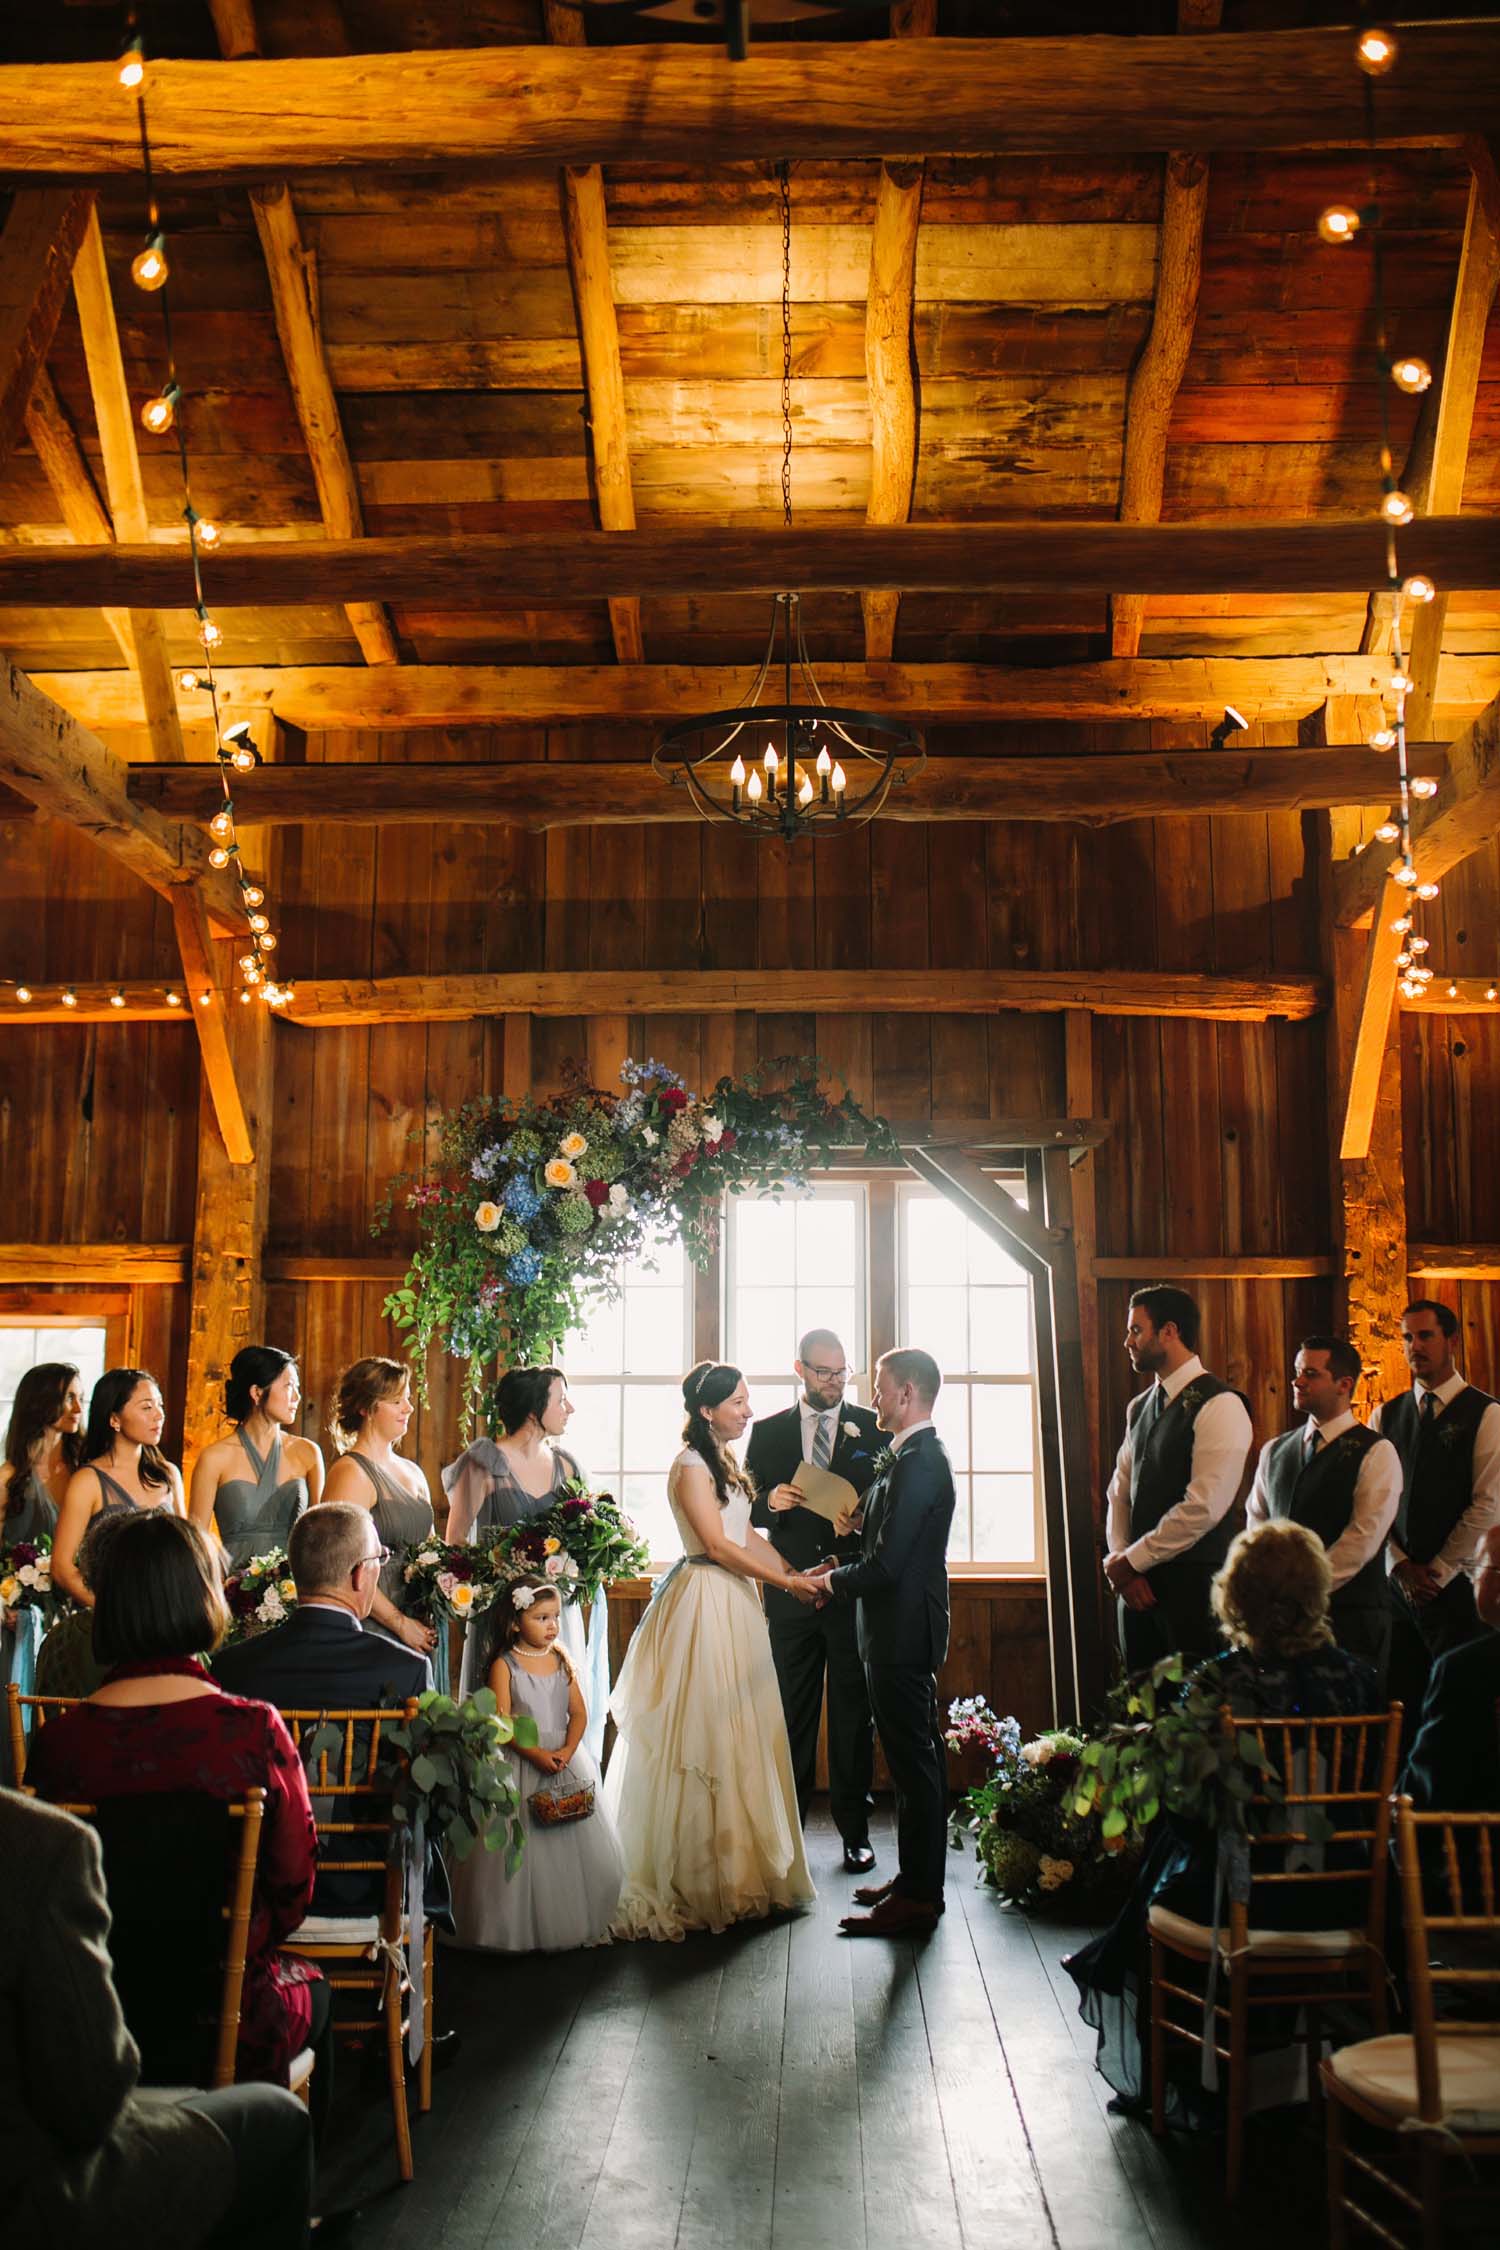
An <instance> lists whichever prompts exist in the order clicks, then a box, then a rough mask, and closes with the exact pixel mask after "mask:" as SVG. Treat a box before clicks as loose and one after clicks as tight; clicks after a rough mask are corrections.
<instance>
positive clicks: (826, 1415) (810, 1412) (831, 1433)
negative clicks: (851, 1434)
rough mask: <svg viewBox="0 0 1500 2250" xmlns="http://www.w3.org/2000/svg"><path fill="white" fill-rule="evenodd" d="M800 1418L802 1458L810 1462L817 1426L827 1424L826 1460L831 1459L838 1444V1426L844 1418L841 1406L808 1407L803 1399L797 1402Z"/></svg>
mask: <svg viewBox="0 0 1500 2250" xmlns="http://www.w3.org/2000/svg"><path fill="white" fill-rule="evenodd" d="M797 1407H798V1411H799V1413H800V1414H801V1416H802V1458H803V1460H804V1461H811V1459H812V1457H813V1440H814V1438H815V1437H816V1436H817V1434H818V1424H819V1423H820V1422H826V1423H827V1424H828V1426H829V1427H828V1458H829V1460H830V1461H831V1460H832V1459H833V1449H834V1447H835V1446H836V1445H837V1444H838V1442H839V1424H840V1422H841V1421H842V1420H843V1418H844V1409H843V1407H842V1406H826V1407H825V1406H809V1405H808V1403H807V1400H806V1399H805V1398H801V1399H799V1400H798V1401H797Z"/></svg>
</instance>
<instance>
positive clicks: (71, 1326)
mask: <svg viewBox="0 0 1500 2250" xmlns="http://www.w3.org/2000/svg"><path fill="white" fill-rule="evenodd" d="M105 1334H106V1331H105V1324H104V1322H103V1321H102V1320H84V1321H74V1320H69V1321H58V1322H56V1323H55V1324H49V1325H47V1326H45V1327H44V1326H42V1325H41V1324H40V1323H39V1322H37V1321H34V1320H29V1319H9V1318H7V1317H6V1316H5V1315H3V1314H0V1438H3V1435H4V1432H5V1430H6V1428H7V1427H8V1426H9V1423H10V1410H11V1408H12V1406H13V1405H14V1404H15V1398H16V1387H17V1385H18V1384H19V1382H20V1380H21V1377H22V1376H23V1375H24V1374H25V1372H26V1370H27V1368H28V1367H36V1366H39V1365H40V1364H41V1363H42V1362H43V1361H44V1360H63V1361H65V1362H67V1364H68V1365H70V1366H73V1367H76V1368H77V1369H78V1371H79V1373H80V1375H81V1376H82V1377H83V1395H84V1397H85V1399H87V1397H88V1395H89V1393H90V1391H91V1390H92V1389H93V1387H94V1385H95V1384H96V1383H97V1382H98V1380H99V1378H100V1376H101V1375H102V1374H103V1373H104V1348H105Z"/></svg>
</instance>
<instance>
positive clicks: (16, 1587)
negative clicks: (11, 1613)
mask: <svg viewBox="0 0 1500 2250" xmlns="http://www.w3.org/2000/svg"><path fill="white" fill-rule="evenodd" d="M20 1598H21V1581H20V1579H19V1578H14V1577H12V1578H0V1602H3V1603H4V1605H5V1607H6V1608H7V1609H14V1608H15V1606H16V1603H17V1602H18V1601H19V1600H20Z"/></svg>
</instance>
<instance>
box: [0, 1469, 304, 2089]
mask: <svg viewBox="0 0 1500 2250" xmlns="http://www.w3.org/2000/svg"><path fill="white" fill-rule="evenodd" d="M227 1623H228V1612H227V1610H226V1609H225V1606H224V1593H223V1584H222V1580H221V1577H220V1570H219V1558H218V1555H217V1553H216V1551H215V1549H214V1547H213V1545H212V1543H211V1541H209V1540H208V1539H206V1538H205V1537H204V1535H203V1533H202V1532H201V1531H200V1530H199V1529H198V1526H197V1525H196V1524H194V1523H189V1522H187V1521H186V1519H185V1518H183V1517H181V1516H178V1515H174V1514H173V1513H171V1512H170V1511H169V1510H166V1509H151V1510H147V1511H144V1512H143V1513H142V1514H140V1515H138V1516H135V1517H133V1518H131V1519H130V1520H129V1521H128V1522H126V1523H125V1524H124V1525H122V1526H121V1528H120V1529H119V1530H118V1531H117V1532H115V1533H114V1535H113V1537H112V1538H111V1540H110V1546H109V1556H108V1568H107V1569H106V1570H104V1571H103V1572H102V1573H101V1574H100V1578H99V1587H98V1599H97V1602H96V1605H95V1609H94V1641H95V1648H96V1651H97V1653H98V1655H99V1657H100V1659H101V1661H102V1662H104V1663H106V1664H108V1665H109V1666H110V1667H111V1669H110V1671H109V1674H108V1677H107V1678H106V1680H105V1683H104V1685H103V1686H102V1687H101V1688H99V1689H98V1690H97V1691H96V1692H95V1693H94V1694H93V1695H91V1696H90V1697H89V1698H88V1700H87V1702H85V1703H80V1704H78V1705H77V1706H76V1707H75V1708H74V1709H73V1710H71V1711H67V1712H64V1713H63V1715H62V1716H61V1717H60V1718H55V1719H51V1720H49V1721H48V1723H47V1725H46V1726H44V1727H42V1728H40V1729H39V1730H38V1733H37V1736H36V1739H35V1742H34V1745H33V1748H32V1751H31V1756H30V1759H29V1761H28V1764H27V1770H26V1778H27V1781H28V1782H29V1783H30V1784H31V1785H32V1786H33V1787H34V1788H35V1789H36V1791H37V1793H38V1795H39V1796H42V1797H46V1798H49V1799H50V1800H51V1801H52V1802H53V1803H79V1802H82V1803H87V1804H100V1803H101V1802H107V1803H108V1804H109V1805H110V1807H111V1810H112V1812H115V1813H117V1812H118V1809H119V1807H120V1805H121V1804H122V1802H123V1800H125V1799H127V1798H133V1797H139V1798H141V1799H142V1800H143V1803H142V1807H141V1817H142V1819H143V1820H147V1821H149V1820H150V1819H151V1817H152V1813H151V1806H150V1799H151V1798H152V1797H153V1796H170V1797H173V1798H174V1799H181V1798H183V1797H187V1796H192V1795H199V1796H206V1797H209V1798H216V1799H219V1800H220V1801H223V1802H232V1801H234V1800H236V1799H238V1798H240V1797H242V1796H243V1795H244V1792H245V1791H246V1790H247V1789H264V1791H265V1792H266V1803H265V1813H264V1817H263V1820H262V1824H261V1840H260V1860H259V1864H258V1866H257V1869H256V1877H255V1891H254V1894H253V1897H252V1901H251V1909H250V1932H249V1945H248V1952H247V1957H246V1963H245V1989H244V1995H243V1999H242V2002H241V2014H240V2042H239V2059H238V2076H239V2077H240V2078H241V2079H252V2078H264V2079H269V2080H270V2081H271V2082H272V2083H273V2084H275V2085H281V2086H284V2085H286V2083H287V2076H288V2066H289V2064H290V2063H291V2060H292V2058H293V2056H294V2055H296V2054H298V2053H299V2052H300V2051H301V2049H302V2048H304V2047H306V2046H308V2045H312V2046H313V2047H314V2048H315V2049H316V2050H317V2056H318V2061H317V2067H316V2069H315V2072H314V2080H313V2099H314V2101H315V2102H316V2103H318V2104H319V2105H320V2107H322V2106H325V2105H326V2102H327V2099H328V2092H329V2086H330V2077H329V2070H330V2066H331V2061H332V2042H331V2040H330V2039H329V2038H328V2037H327V2036H326V2034H327V2030H328V2022H329V1996H328V1988H327V1986H326V1985H325V1984H324V1983H323V1981H322V1979H321V1977H320V1976H319V1975H318V1972H317V1971H316V1970H315V1969H314V1968H312V1967H311V1966H310V1965H309V1964H307V1963H305V1962H301V1961H293V1960H291V1959H289V1958H287V1957H286V1956H284V1955H282V1954H280V1953H278V1951H277V1947H278V1945H279V1944H280V1942H281V1940H282V1939H283V1938H285V1937H286V1936H287V1935H288V1934H289V1933H290V1932H291V1931H292V1930H294V1929H296V1927H297V1925H298V1924H299V1923H300V1922H301V1921H302V1919H303V1917H304V1915H305V1914H306V1912H307V1909H308V1904H309V1902H310V1900H311V1898H312V1888H313V1874H314V1868H315V1864H316V1861H315V1852H316V1838H315V1833H314V1829H313V1817H312V1807H311V1805H310V1803H309V1801H308V1794H307V1782H306V1779H305V1777H304V1775H303V1771H302V1767H301V1764H300V1762H299V1760H298V1757H297V1752H296V1750H295V1748H294V1747H293V1744H292V1739H291V1736H290V1735H289V1734H288V1733H287V1731H286V1728H285V1727H284V1726H283V1724H282V1722H281V1720H280V1719H279V1718H278V1716H277V1714H276V1713H275V1712H274V1711H272V1710H270V1709H269V1708H268V1707H267V1706H266V1705H265V1704H264V1703H251V1702H246V1701H242V1700H241V1699H240V1698H239V1697H238V1696H231V1695H225V1694H224V1693H223V1692H222V1690H221V1689H220V1688H219V1687H218V1686H217V1685H216V1684H215V1682H214V1681H213V1679H211V1678H210V1676H209V1673H208V1671H207V1670H206V1668H205V1666H204V1665H203V1664H202V1663H201V1662H200V1660H199V1655H198V1652H199V1651H200V1650H207V1649H212V1648H214V1647H215V1646H216V1645H217V1644H218V1642H219V1641H220V1639H221V1638H222V1637H223V1633H224V1629H225V1626H226V1624H227ZM162 1880H163V1882H164V1883H165V1884H167V1885H168V1886H170V1885H171V1882H172V1870H171V1868H170V1867H164V1868H163V1870H162Z"/></svg>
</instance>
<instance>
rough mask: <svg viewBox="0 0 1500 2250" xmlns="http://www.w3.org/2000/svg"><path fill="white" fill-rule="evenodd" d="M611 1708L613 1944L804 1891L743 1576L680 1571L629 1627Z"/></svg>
mask: <svg viewBox="0 0 1500 2250" xmlns="http://www.w3.org/2000/svg"><path fill="white" fill-rule="evenodd" d="M610 1709H611V1711H612V1712H613V1714H614V1720H615V1725H616V1727H617V1729H618V1738H617V1740H616V1743H615V1747H614V1754H613V1756H612V1757H611V1759H610V1765H609V1773H608V1775H607V1777H606V1781H605V1798H606V1801H607V1803H608V1806H609V1810H610V1813H611V1815H612V1817H613V1819H614V1822H615V1826H616V1828H617V1830H618V1832H619V1837H620V1844H621V1849H622V1850H623V1852H624V1856H625V1886H624V1890H623V1892H622V1893H621V1897H620V1903H619V1907H618V1909H617V1911H616V1914H615V1919H614V1925H613V1929H614V1935H615V1936H616V1937H627V1938H637V1937H649V1938H668V1939H678V1938H681V1937H684V1936H685V1935H686V1934H687V1932H688V1931H689V1930H723V1929H727V1928H728V1926H729V1925H730V1923H731V1922H740V1921H745V1920H749V1919H751V1918H753V1917H756V1916H761V1915H766V1914H773V1913H776V1912H778V1911H780V1910H782V1909H786V1908H791V1907H801V1906H806V1905H808V1904H809V1903H810V1902H811V1900H812V1899H813V1898H815V1897H816V1895H817V1894H816V1892H815V1890H814V1888H813V1883H812V1878H811V1876H810V1875H809V1873H808V1870H807V1860H806V1857H805V1855H804V1852H803V1848H802V1825H801V1822H800V1821H799V1820H798V1818H797V1791H796V1785H795V1783H794V1781H793V1778H792V1758H791V1751H790V1748H789V1746H788V1743H787V1732H786V1720H785V1718H784V1717H783V1715H782V1706H781V1692H780V1689H779V1688H778V1686H777V1682H776V1667H775V1665H774V1663H773V1662H772V1659H771V1637H770V1634H769V1633H768V1632H767V1630H766V1620H765V1612H764V1611H763V1610H762V1608H761V1605H760V1597H759V1595H758V1593H757V1592H756V1590H755V1588H754V1587H753V1586H752V1585H751V1584H750V1583H749V1581H748V1580H746V1579H743V1578H739V1577H736V1576H735V1575H734V1574H733V1573H731V1572H730V1571H727V1570H720V1569H719V1568H717V1567H716V1566H715V1565H713V1564H701V1563H700V1564H699V1565H697V1566H696V1567H694V1566H693V1565H691V1564H689V1563H682V1564H679V1565H678V1567H677V1568H676V1570H675V1571H673V1572H672V1573H671V1574H670V1576H669V1578H668V1580H667V1581H666V1582H665V1583H664V1584H663V1585H662V1587H661V1588H660V1589H659V1591H658V1593H657V1594H656V1597H655V1599H654V1600H653V1601H652V1603H651V1605H650V1607H649V1608H648V1610H647V1611H646V1614H645V1616H644V1617H643V1618H642V1620H641V1622H640V1624H639V1625H638V1626H637V1628H636V1631H635V1635H634V1638H633V1639H632V1641H631V1643H630V1649H629V1653H628V1655H627V1656H626V1659H625V1664H624V1667H623V1669H622V1671H621V1673H620V1678H619V1682H618V1684H617V1685H616V1688H615V1692H614V1697H613V1700H612V1702H611V1704H610Z"/></svg>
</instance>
